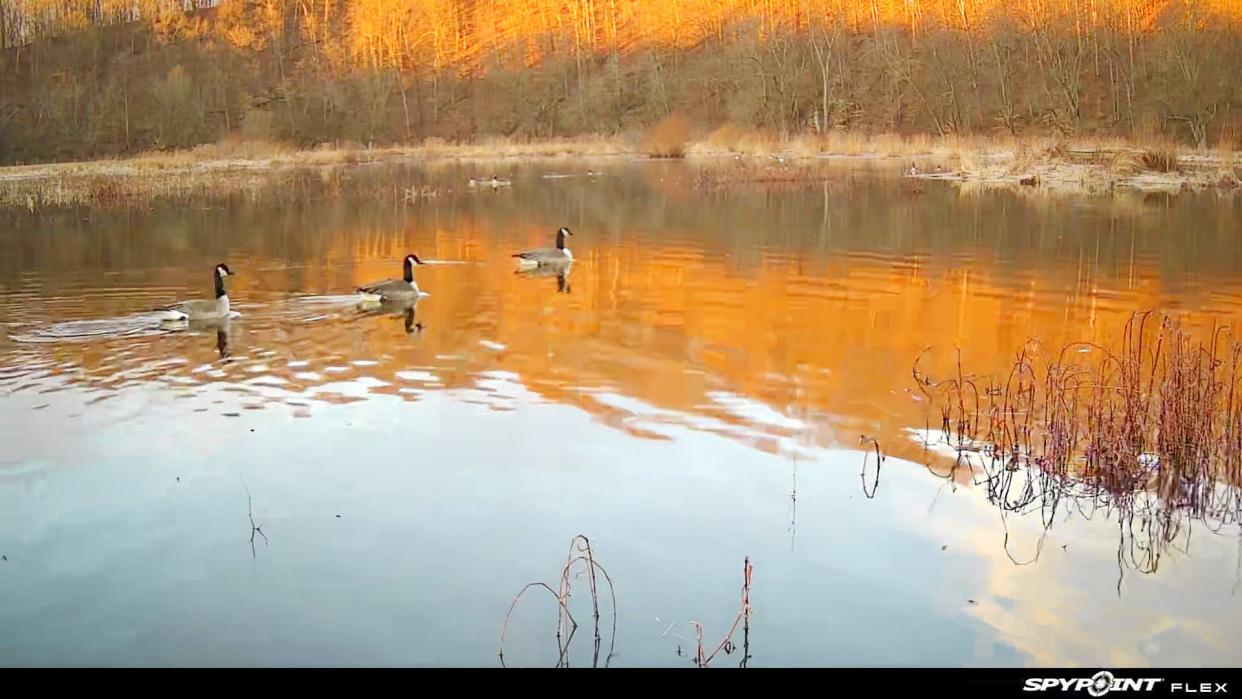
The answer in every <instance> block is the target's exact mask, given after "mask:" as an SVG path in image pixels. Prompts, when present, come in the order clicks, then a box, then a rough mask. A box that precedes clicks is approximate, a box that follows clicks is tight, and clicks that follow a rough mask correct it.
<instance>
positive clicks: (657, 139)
mask: <svg viewBox="0 0 1242 699" xmlns="http://www.w3.org/2000/svg"><path fill="white" fill-rule="evenodd" d="M690 128H691V127H690V120H689V119H687V118H686V117H685V115H683V114H679V113H674V114H670V115H668V116H666V117H664V118H663V119H661V120H660V121H658V122H656V123H655V125H653V126H652V127H651V128H649V129H647V131H646V132H645V133H643V136H642V138H641V139H639V142H638V149H639V150H640V151H641V152H643V153H646V154H647V155H649V156H651V157H653V158H681V157H684V156H685V154H686V145H687V144H688V143H689V141H690Z"/></svg>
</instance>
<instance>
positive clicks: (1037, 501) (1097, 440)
mask: <svg viewBox="0 0 1242 699" xmlns="http://www.w3.org/2000/svg"><path fill="white" fill-rule="evenodd" d="M926 354H927V350H924V351H923V352H921V353H920V354H919V355H918V357H916V359H915V362H914V366H913V369H912V372H911V374H912V377H913V378H914V381H915V383H916V384H917V386H918V388H919V390H920V391H922V392H923V394H924V395H926V396H928V397H929V398H931V399H932V402H933V403H934V404H936V405H938V408H939V410H940V415H941V432H942V439H943V440H944V441H945V442H946V443H947V444H949V445H950V446H952V447H953V448H954V449H955V450H957V453H958V459H957V461H956V462H955V465H954V467H953V470H952V471H951V472H950V477H952V475H953V472H954V471H956V469H957V468H958V467H959V466H963V467H966V468H970V469H971V472H972V473H976V474H978V475H979V476H980V477H981V480H980V481H978V482H979V483H981V484H982V485H984V487H985V489H986V493H987V497H988V499H989V501H991V502H992V503H993V504H994V505H996V506H997V507H999V508H1000V509H1001V511H1002V521H1004V517H1005V516H1007V515H1008V514H1011V513H1026V512H1032V511H1034V510H1036V509H1038V510H1039V511H1040V515H1041V518H1042V520H1043V524H1044V527H1045V531H1044V534H1045V535H1046V534H1047V530H1048V528H1050V527H1051V526H1052V524H1053V521H1054V519H1055V517H1056V516H1057V514H1058V512H1067V513H1068V512H1070V511H1071V510H1069V509H1068V508H1069V506H1071V505H1072V506H1074V507H1076V508H1077V510H1078V511H1079V512H1084V513H1088V515H1087V516H1090V515H1091V514H1093V513H1094V512H1095V511H1097V510H1100V509H1103V511H1105V512H1106V513H1107V514H1110V515H1111V514H1116V515H1117V518H1118V523H1119V525H1120V527H1121V534H1120V541H1119V548H1118V561H1119V565H1123V566H1128V567H1131V568H1133V569H1135V570H1137V571H1140V572H1145V573H1146V572H1154V571H1155V570H1156V568H1157V567H1158V564H1159V560H1160V556H1161V552H1162V551H1165V550H1167V549H1168V548H1169V547H1171V546H1176V545H1177V542H1178V541H1179V540H1180V538H1182V537H1184V536H1188V532H1189V530H1190V525H1191V523H1192V522H1194V521H1199V522H1203V523H1206V524H1207V525H1208V527H1209V528H1210V529H1211V530H1212V531H1220V529H1222V528H1223V527H1224V526H1226V525H1234V524H1238V523H1239V522H1240V521H1242V400H1239V394H1238V382H1239V381H1240V380H1242V345H1240V344H1238V343H1236V342H1234V341H1233V339H1232V337H1231V334H1230V332H1229V330H1228V328H1225V327H1217V326H1213V327H1212V328H1211V331H1210V333H1209V334H1208V335H1206V336H1204V337H1203V338H1202V339H1195V338H1194V337H1192V336H1191V334H1190V333H1188V332H1186V331H1184V330H1182V329H1181V328H1180V327H1179V325H1178V324H1177V323H1176V322H1175V321H1174V319H1172V318H1169V317H1163V316H1159V315H1157V314H1155V313H1153V312H1151V311H1148V312H1145V313H1136V314H1133V315H1132V316H1131V318H1130V319H1129V320H1128V321H1127V322H1126V324H1125V326H1124V327H1123V328H1122V332H1121V337H1120V341H1119V342H1118V343H1117V346H1115V347H1106V346H1103V345H1099V344H1095V343H1090V342H1074V343H1069V344H1066V345H1064V346H1062V347H1061V348H1060V350H1058V351H1056V352H1052V353H1046V352H1045V351H1044V348H1043V347H1042V346H1041V345H1040V344H1039V343H1038V342H1037V341H1034V340H1032V341H1030V342H1028V343H1027V344H1026V345H1024V346H1023V347H1022V348H1021V349H1020V350H1019V351H1018V353H1017V354H1016V355H1015V358H1014V360H1013V364H1012V365H1011V367H1010V368H1009V370H1008V372H1007V375H1006V377H1005V379H1004V381H1003V382H999V383H998V382H996V381H994V380H993V379H991V378H987V379H986V380H985V379H982V378H980V377H978V376H974V375H972V374H968V373H966V372H965V371H964V369H963V366H962V360H961V352H960V350H959V351H958V354H957V361H956V365H955V367H954V368H953V372H952V374H951V375H950V376H949V377H948V378H945V379H942V380H934V379H932V378H931V377H930V376H929V375H928V374H927V373H926V372H925V371H923V370H922V369H921V367H920V364H921V362H922V360H923V358H924V356H925V355H926ZM985 381H986V383H984V382H985ZM980 385H985V386H986V388H984V389H983V390H980V389H979V386H980ZM864 441H866V438H864ZM877 460H879V452H878V449H877ZM866 465H867V464H866V461H864V470H863V472H864V493H866V492H867V484H866V479H865V473H866ZM877 479H878V469H877ZM871 493H874V489H872V490H871ZM868 497H870V495H868ZM1043 543H1044V537H1042V536H1041V538H1040V541H1039V543H1038V545H1037V547H1036V551H1035V553H1034V556H1033V557H1032V558H1030V559H1029V560H1019V559H1018V558H1016V557H1015V556H1014V555H1013V554H1012V553H1011V552H1010V551H1009V531H1008V526H1007V525H1006V527H1005V549H1006V553H1007V554H1008V555H1009V557H1010V559H1011V560H1013V562H1014V563H1016V564H1019V565H1027V564H1029V563H1032V562H1034V561H1035V560H1037V559H1038V558H1039V555H1040V551H1041V550H1042V547H1043ZM1119 585H1120V582H1119Z"/></svg>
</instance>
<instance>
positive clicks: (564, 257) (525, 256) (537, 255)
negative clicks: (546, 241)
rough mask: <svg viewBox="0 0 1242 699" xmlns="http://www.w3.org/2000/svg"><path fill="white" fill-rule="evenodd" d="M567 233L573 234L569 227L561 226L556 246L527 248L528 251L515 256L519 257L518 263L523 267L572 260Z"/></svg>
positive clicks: (557, 234) (557, 233)
mask: <svg viewBox="0 0 1242 699" xmlns="http://www.w3.org/2000/svg"><path fill="white" fill-rule="evenodd" d="M567 235H573V233H570V232H569V229H568V228H561V229H560V230H559V231H557V232H556V247H554V248H537V249H535V250H527V251H526V252H519V253H516V254H514V255H513V256H514V257H516V258H518V264H519V265H521V266H522V267H537V266H539V265H552V264H563V263H566V262H572V261H573V259H574V256H573V253H571V252H569V248H567V247H565V236H567Z"/></svg>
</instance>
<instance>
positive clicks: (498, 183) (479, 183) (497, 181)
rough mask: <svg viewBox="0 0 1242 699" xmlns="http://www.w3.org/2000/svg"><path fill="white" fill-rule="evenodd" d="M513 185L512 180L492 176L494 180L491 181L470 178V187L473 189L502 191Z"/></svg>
mask: <svg viewBox="0 0 1242 699" xmlns="http://www.w3.org/2000/svg"><path fill="white" fill-rule="evenodd" d="M512 184H513V182H511V181H510V180H506V179H502V178H500V177H497V176H496V175H492V178H491V179H490V180H479V179H475V178H473V177H471V178H470V186H471V187H472V188H473V187H491V188H492V189H500V188H501V187H508V186H510V185H512Z"/></svg>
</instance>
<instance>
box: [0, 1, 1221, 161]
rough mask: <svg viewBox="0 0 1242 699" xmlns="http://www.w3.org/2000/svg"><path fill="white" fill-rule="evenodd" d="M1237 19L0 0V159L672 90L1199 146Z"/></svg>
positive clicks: (796, 126) (873, 119)
mask: <svg viewBox="0 0 1242 699" xmlns="http://www.w3.org/2000/svg"><path fill="white" fill-rule="evenodd" d="M1240 37H1242V2H1238V1H1235V0H509V1H506V0H82V1H77V2H66V1H65V0H0V48H2V49H3V50H2V51H0V160H3V161H7V162H12V161H16V160H30V159H46V158H64V157H88V156H93V155H100V154H106V153H120V152H130V151H134V150H138V149H144V148H151V147H158V146H161V145H173V144H179V145H188V144H193V143H197V142H203V141H211V140H214V139H217V138H220V137H221V136H223V135H225V134H227V133H229V132H238V131H240V130H242V129H243V128H246V130H247V132H248V133H249V134H251V135H256V134H257V135H266V137H268V138H275V139H283V140H288V141H291V142H293V143H297V144H313V143H319V142H323V141H332V140H341V139H346V140H355V141H366V142H377V143H385V142H397V141H415V140H419V139H421V138H425V137H428V136H443V137H449V138H465V137H470V136H475V135H480V134H492V133H495V134H504V135H517V136H551V135H560V134H569V133H581V132H619V131H625V130H629V129H634V128H640V127H644V126H646V125H649V124H651V123H654V122H655V121H657V120H659V119H661V118H663V117H665V116H667V115H669V114H671V113H673V112H682V113H685V114H687V115H689V116H690V117H691V118H692V119H694V120H695V121H697V122H699V123H700V124H702V125H704V126H714V125H718V124H719V123H721V122H724V121H726V120H729V121H734V122H737V123H739V124H740V125H742V126H751V127H763V128H766V129H770V130H774V131H779V132H800V131H810V132H819V133H823V132H826V131H828V130H830V129H839V128H848V129H867V130H879V129H885V130H899V131H924V132H933V133H955V132H977V131H990V130H1001V131H1007V132H1011V133H1014V134H1021V133H1023V132H1029V131H1039V132H1049V131H1052V132H1057V133H1065V134H1069V133H1084V132H1094V133H1110V134H1122V135H1125V134H1137V133H1144V134H1146V133H1150V132H1161V133H1163V134H1165V135H1168V136H1173V137H1177V138H1181V139H1184V140H1186V141H1187V142H1192V143H1197V144H1201V145H1203V144H1210V143H1212V142H1214V139H1216V140H1218V139H1219V138H1220V137H1221V134H1226V133H1230V132H1236V131H1237V129H1238V121H1239V117H1238V113H1239V110H1238V109H1235V107H1237V106H1239V104H1238V103H1239V100H1242V96H1240V95H1239V94H1238V88H1237V87H1235V85H1234V83H1236V82H1239V81H1230V80H1229V79H1228V78H1229V77H1230V76H1234V75H1237V74H1239V73H1240V72H1242V50H1240V49H1239V41H1240ZM174 70H178V71H179V72H177V73H175V74H174ZM170 120H171V123H170ZM248 121H249V122H251V123H252V125H251V127H248V128H247V127H244V125H245V123H246V122H248Z"/></svg>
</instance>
